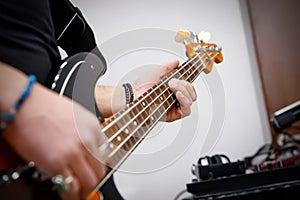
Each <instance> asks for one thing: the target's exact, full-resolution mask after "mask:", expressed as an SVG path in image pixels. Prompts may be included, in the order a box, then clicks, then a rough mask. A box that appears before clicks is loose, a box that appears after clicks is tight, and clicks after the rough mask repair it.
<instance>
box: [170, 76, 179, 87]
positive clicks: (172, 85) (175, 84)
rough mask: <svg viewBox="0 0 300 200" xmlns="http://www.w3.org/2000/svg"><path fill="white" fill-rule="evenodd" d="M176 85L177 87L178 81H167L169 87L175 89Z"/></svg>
mask: <svg viewBox="0 0 300 200" xmlns="http://www.w3.org/2000/svg"><path fill="white" fill-rule="evenodd" d="M177 85H178V80H176V79H174V78H173V79H171V80H170V81H169V86H170V87H177Z"/></svg>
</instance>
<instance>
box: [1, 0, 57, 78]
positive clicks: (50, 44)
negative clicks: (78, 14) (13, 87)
mask: <svg viewBox="0 0 300 200" xmlns="http://www.w3.org/2000/svg"><path fill="white" fill-rule="evenodd" d="M60 60H61V58H60V54H59V51H58V48H57V44H56V40H55V36H54V27H53V22H52V18H51V12H50V5H49V0H0V61H2V62H4V63H7V64H9V65H12V66H14V67H16V68H18V69H20V70H21V71H23V72H25V73H26V74H30V73H31V74H35V75H36V76H37V77H38V81H39V82H41V83H44V82H45V81H46V80H47V77H48V75H49V73H52V72H53V71H56V69H57V68H58V66H59V64H60Z"/></svg>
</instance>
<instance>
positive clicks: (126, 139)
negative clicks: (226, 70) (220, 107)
mask: <svg viewBox="0 0 300 200" xmlns="http://www.w3.org/2000/svg"><path fill="white" fill-rule="evenodd" d="M204 56H207V55H204ZM204 56H203V57H204ZM208 56H210V55H208ZM195 57H198V58H199V59H198V61H196V63H194V64H193V65H191V66H190V68H189V69H188V70H187V71H185V72H184V73H182V74H181V76H180V77H179V78H182V77H183V76H185V75H187V73H189V74H190V75H188V77H187V78H186V80H187V79H189V78H191V76H192V75H194V73H195V71H198V72H199V74H200V73H201V71H202V70H203V69H202V68H199V67H197V68H195V70H194V71H193V72H192V73H191V72H190V70H191V69H192V68H193V67H194V66H196V65H198V64H199V62H201V65H203V64H207V63H208V62H207V63H205V62H204V61H203V57H199V54H198V56H195ZM189 63H190V62H189ZM201 65H200V66H201ZM199 70H200V71H199ZM179 71H180V70H179ZM174 75H176V74H171V76H170V77H173V76H174ZM195 78H196V76H195V77H194V78H193V80H195ZM169 79H170V78H169ZM193 80H192V81H193ZM167 90H168V88H167V89H166V90H165V91H167ZM165 91H164V92H165ZM162 94H163V93H162ZM169 97H172V94H170V95H169V96H168V97H167V98H166V99H165V100H164V101H163V102H161V105H160V106H158V107H157V108H156V109H155V110H154V111H153V110H152V109H151V107H150V109H151V110H152V114H151V115H149V116H148V117H147V118H146V119H144V121H143V122H142V123H140V124H139V126H137V127H135V130H134V131H133V132H132V134H130V135H128V136H127V137H126V138H125V139H124V140H123V142H122V143H121V144H119V145H118V146H117V148H120V146H123V145H124V144H125V143H126V142H127V141H128V140H129V139H130V138H131V137H132V136H133V135H134V134H135V132H136V131H137V130H138V129H139V128H140V127H141V126H142V125H143V124H144V123H146V122H147V120H149V117H153V116H152V115H153V114H155V113H156V112H157V111H159V109H160V108H161V107H162V106H163V105H164V103H165V102H166V101H168V100H169ZM157 98H158V97H157ZM157 98H155V99H154V100H153V99H152V98H151V99H152V102H151V103H149V105H150V106H151V105H152V104H153V103H154V102H155V101H156V99H157ZM175 101H176V100H173V102H172V103H171V105H173V103H174V102H175ZM167 103H168V102H167ZM169 107H170V106H169ZM168 109H169V108H167V109H166V110H165V112H166V111H167V110H168ZM143 110H145V108H144V109H143ZM142 112H143V111H141V112H140V113H142ZM165 112H164V113H163V114H162V115H161V116H159V117H158V120H159V119H160V118H161V117H162V116H163V115H164V114H165ZM136 116H139V114H137V115H136ZM135 118H136V117H135ZM133 120H134V119H132V120H131V122H132V121H133ZM152 120H153V119H152ZM131 122H128V123H127V124H126V126H125V125H124V127H128V125H130V124H131ZM156 123H157V121H154V124H156ZM147 132H148V131H147ZM147 132H145V133H144V135H146V133H147ZM118 135H119V134H118V133H116V134H115V135H114V136H118ZM139 137H140V136H139ZM111 138H112V137H111ZM111 138H110V139H111ZM114 138H115V137H114ZM114 138H113V139H114ZM141 138H142V137H141ZM111 141H112V140H111ZM125 145H126V144H125ZM117 150H118V149H115V150H114V151H113V152H112V153H110V156H109V157H111V155H112V154H114V153H115V152H116V151H117Z"/></svg>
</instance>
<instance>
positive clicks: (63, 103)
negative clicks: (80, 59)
mask: <svg viewBox="0 0 300 200" xmlns="http://www.w3.org/2000/svg"><path fill="white" fill-rule="evenodd" d="M0 64H1V63H0ZM26 82H27V77H26V76H25V75H24V74H22V73H20V72H18V71H17V70H14V69H12V68H10V67H8V66H5V65H3V64H1V66H0V85H1V86H3V87H0V92H1V95H3V98H1V101H0V107H1V109H0V111H1V112H4V111H6V110H8V109H9V108H10V107H11V105H12V104H13V102H14V101H16V100H17V98H18V96H19V95H20V93H21V91H22V90H23V88H24V86H25V85H26ZM4 85H5V87H4ZM2 136H3V137H4V138H5V140H6V141H7V142H8V143H9V144H10V146H11V147H12V148H13V149H14V150H15V152H16V153H18V155H20V157H22V158H23V159H24V160H25V161H33V162H34V163H35V166H36V167H37V168H38V169H40V170H41V171H43V172H45V173H46V175H48V176H49V177H50V178H51V177H53V176H56V175H61V176H62V177H64V178H66V177H73V178H72V179H71V180H72V181H71V183H70V184H69V187H68V188H69V189H68V190H67V191H65V192H62V193H61V194H62V197H63V199H72V200H77V199H82V198H83V197H86V196H87V195H88V194H89V193H90V192H91V191H92V190H93V189H94V188H95V187H96V185H97V184H98V183H99V182H100V180H101V179H102V178H103V177H104V174H105V173H106V167H105V166H104V165H102V163H101V162H100V161H99V159H98V158H97V152H98V147H99V146H100V145H101V144H102V143H104V142H105V141H106V137H105V136H104V134H103V133H102V132H101V129H100V126H99V124H98V120H97V119H96V117H95V116H94V115H93V114H92V113H90V112H89V111H87V110H86V109H85V108H83V107H82V106H81V105H79V104H77V103H76V102H72V101H71V100H70V99H68V98H66V97H59V96H58V94H57V93H54V92H53V91H50V90H49V89H46V88H45V87H43V86H42V85H40V84H38V83H36V84H34V85H33V88H32V90H31V92H30V94H29V96H28V98H27V99H26V100H25V101H24V103H23V104H22V106H21V108H20V109H19V110H18V111H17V113H16V118H15V121H14V122H13V123H11V124H9V125H8V126H7V127H6V129H5V131H4V132H3V133H2Z"/></svg>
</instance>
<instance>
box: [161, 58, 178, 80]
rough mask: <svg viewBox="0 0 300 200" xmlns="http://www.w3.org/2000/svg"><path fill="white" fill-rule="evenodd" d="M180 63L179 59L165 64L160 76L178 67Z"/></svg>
mask: <svg viewBox="0 0 300 200" xmlns="http://www.w3.org/2000/svg"><path fill="white" fill-rule="evenodd" d="M178 65H179V61H178V60H174V61H171V62H168V63H165V64H163V66H162V68H161V73H160V76H161V77H162V76H164V75H166V74H168V73H169V72H171V71H172V70H173V69H175V68H176V67H178Z"/></svg>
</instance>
